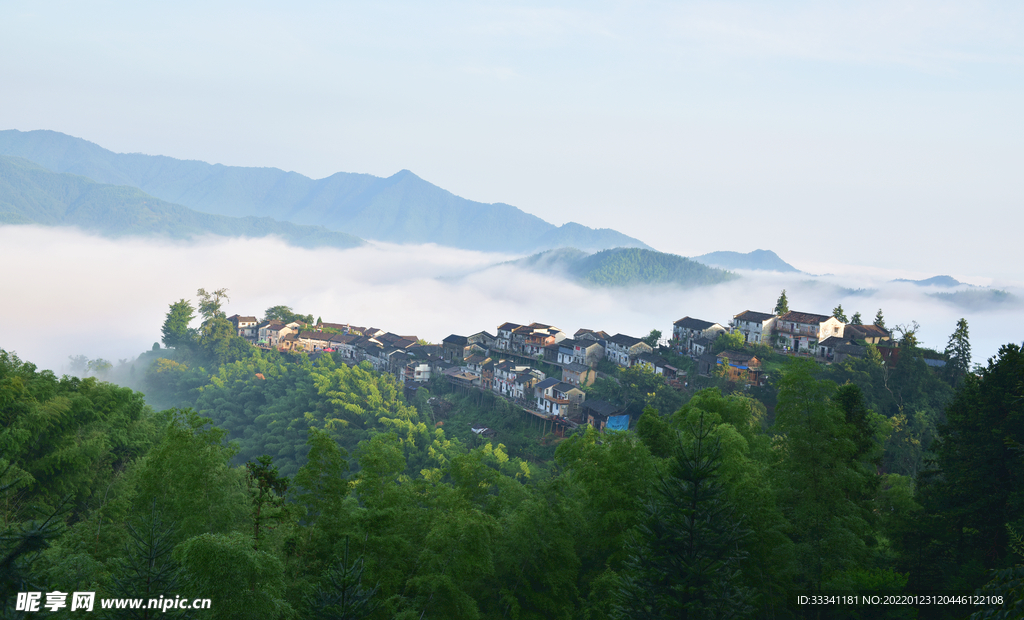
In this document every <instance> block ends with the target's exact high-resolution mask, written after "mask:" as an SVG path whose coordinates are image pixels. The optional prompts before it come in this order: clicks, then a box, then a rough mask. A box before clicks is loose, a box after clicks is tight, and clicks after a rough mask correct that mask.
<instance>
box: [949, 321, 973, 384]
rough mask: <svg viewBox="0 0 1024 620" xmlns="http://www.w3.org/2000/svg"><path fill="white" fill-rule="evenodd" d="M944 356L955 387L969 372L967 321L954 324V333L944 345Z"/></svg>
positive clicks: (969, 347)
mask: <svg viewBox="0 0 1024 620" xmlns="http://www.w3.org/2000/svg"><path fill="white" fill-rule="evenodd" d="M946 355H948V356H949V362H948V366H947V368H948V369H949V373H950V375H951V377H952V379H953V387H957V386H958V385H960V383H961V382H962V381H963V379H964V377H966V376H967V373H968V372H970V370H971V341H970V337H969V335H968V333H967V319H960V320H959V321H957V322H956V331H954V332H953V334H952V335H951V336H950V337H949V344H947V345H946Z"/></svg>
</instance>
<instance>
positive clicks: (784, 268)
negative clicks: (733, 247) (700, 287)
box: [690, 250, 800, 273]
mask: <svg viewBox="0 0 1024 620" xmlns="http://www.w3.org/2000/svg"><path fill="white" fill-rule="evenodd" d="M690 260H695V261H697V262H698V263H703V264H705V265H714V266H715V267H723V268H725V269H746V270H751V271H781V272H795V273H800V270H799V269H797V268H796V267H794V266H793V265H790V264H789V263H787V262H786V261H784V260H782V259H781V258H779V255H778V254H776V253H775V252H772V251H771V250H754V251H753V252H747V253H746V254H743V253H740V252H728V251H723V252H711V253H709V254H703V255H701V256H695V257H693V258H691V259H690Z"/></svg>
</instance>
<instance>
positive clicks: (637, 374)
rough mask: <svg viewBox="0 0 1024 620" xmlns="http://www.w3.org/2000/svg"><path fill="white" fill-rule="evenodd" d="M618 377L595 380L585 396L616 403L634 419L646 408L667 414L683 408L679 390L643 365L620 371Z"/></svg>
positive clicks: (586, 389)
mask: <svg viewBox="0 0 1024 620" xmlns="http://www.w3.org/2000/svg"><path fill="white" fill-rule="evenodd" d="M618 374H619V376H618V381H614V380H612V379H598V380H597V381H595V382H594V385H593V386H590V387H587V388H585V391H586V392H587V393H588V394H589V396H588V397H589V398H600V399H602V400H607V401H610V402H615V403H619V404H621V405H622V406H623V408H624V409H625V410H626V413H628V414H629V415H630V416H633V417H639V416H640V414H641V413H642V412H643V410H644V408H645V407H654V408H655V409H657V410H658V411H659V412H661V413H662V414H668V413H671V412H673V411H675V410H676V409H678V408H679V406H680V405H682V402H683V399H682V396H681V395H680V393H679V391H678V390H676V389H674V388H672V387H671V386H670V385H669V384H668V383H666V382H665V378H664V377H663V376H661V375H658V374H655V373H654V371H652V370H651V369H650V367H649V366H647V365H646V364H637V365H634V366H630V367H629V368H621V369H619V370H618Z"/></svg>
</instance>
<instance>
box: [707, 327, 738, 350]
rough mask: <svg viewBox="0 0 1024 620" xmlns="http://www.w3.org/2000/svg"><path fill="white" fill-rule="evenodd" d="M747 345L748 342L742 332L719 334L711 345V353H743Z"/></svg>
mask: <svg viewBox="0 0 1024 620" xmlns="http://www.w3.org/2000/svg"><path fill="white" fill-rule="evenodd" d="M745 343H746V340H745V339H744V336H743V332H741V331H734V332H726V333H723V334H718V337H717V338H715V340H714V342H712V343H711V352H712V353H715V354H718V353H721V352H722V351H742V350H743V345H744V344H745Z"/></svg>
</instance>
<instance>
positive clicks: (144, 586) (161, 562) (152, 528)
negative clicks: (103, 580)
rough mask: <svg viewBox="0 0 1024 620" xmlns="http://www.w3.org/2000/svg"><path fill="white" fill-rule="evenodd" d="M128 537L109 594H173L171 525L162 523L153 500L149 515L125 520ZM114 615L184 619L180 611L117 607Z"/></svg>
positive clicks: (174, 565)
mask: <svg viewBox="0 0 1024 620" xmlns="http://www.w3.org/2000/svg"><path fill="white" fill-rule="evenodd" d="M125 525H127V527H128V535H129V536H130V537H131V539H130V540H129V541H128V543H127V545H126V546H125V555H124V557H123V558H121V559H120V561H119V562H118V564H117V568H116V569H115V571H114V575H113V578H112V579H113V585H112V587H111V593H112V594H113V595H114V596H115V597H120V598H137V599H139V598H141V599H146V600H149V599H155V598H158V597H160V596H161V595H165V596H166V595H170V596H173V595H174V594H175V592H177V590H178V586H179V584H178V578H177V575H178V567H177V563H176V562H174V561H173V560H172V559H171V550H172V549H174V526H173V525H165V524H164V522H163V521H162V520H161V519H160V512H159V511H158V510H157V509H156V504H155V502H154V504H153V508H152V512H151V513H150V515H149V516H148V517H146V518H144V519H142V520H140V521H139V522H138V524H137V525H135V524H132V522H131V521H128V522H127V523H126V524H125ZM116 617H118V618H132V619H135V618H157V617H159V618H186V617H190V616H189V615H187V614H186V612H184V611H182V610H173V609H172V610H170V614H169V615H168V614H166V613H164V610H161V609H119V610H118V611H117V616H116Z"/></svg>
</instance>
